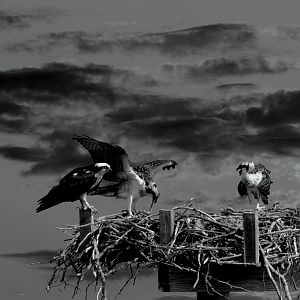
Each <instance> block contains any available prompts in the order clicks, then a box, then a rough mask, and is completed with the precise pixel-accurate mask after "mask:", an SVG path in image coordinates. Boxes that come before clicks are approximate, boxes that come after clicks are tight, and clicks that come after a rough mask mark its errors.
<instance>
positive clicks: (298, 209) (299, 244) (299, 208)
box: [296, 204, 300, 253]
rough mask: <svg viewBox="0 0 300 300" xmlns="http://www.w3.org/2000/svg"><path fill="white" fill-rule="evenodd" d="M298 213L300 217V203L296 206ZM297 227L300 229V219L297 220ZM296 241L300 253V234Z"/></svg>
mask: <svg viewBox="0 0 300 300" xmlns="http://www.w3.org/2000/svg"><path fill="white" fill-rule="evenodd" d="M296 214H297V217H298V218H300V205H299V204H298V205H297V207H296ZM297 228H299V229H300V221H297ZM296 243H297V251H298V253H300V236H299V235H298V236H297V237H296Z"/></svg>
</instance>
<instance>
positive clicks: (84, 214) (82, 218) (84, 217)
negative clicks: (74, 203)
mask: <svg viewBox="0 0 300 300" xmlns="http://www.w3.org/2000/svg"><path fill="white" fill-rule="evenodd" d="M93 222H94V218H93V214H92V210H91V209H90V208H88V209H83V208H80V209H79V225H85V224H90V225H87V226H83V227H80V241H82V240H83V239H84V238H85V237H86V235H87V234H88V233H90V232H91V231H92V223H93Z"/></svg>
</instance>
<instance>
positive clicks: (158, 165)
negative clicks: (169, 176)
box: [134, 160, 177, 178]
mask: <svg viewBox="0 0 300 300" xmlns="http://www.w3.org/2000/svg"><path fill="white" fill-rule="evenodd" d="M176 165H177V162H176V161H175V160H154V161H150V162H148V163H145V164H141V165H138V166H136V167H135V168H134V170H135V171H136V172H138V173H140V174H141V175H142V176H143V177H151V178H153V177H154V176H155V175H156V174H157V173H158V172H159V171H165V170H170V169H174V168H175V166H176Z"/></svg>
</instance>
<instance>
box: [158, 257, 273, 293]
mask: <svg viewBox="0 0 300 300" xmlns="http://www.w3.org/2000/svg"><path fill="white" fill-rule="evenodd" d="M203 272H204V274H205V270H203ZM209 275H210V276H212V277H214V278H216V279H218V280H219V281H217V280H214V279H212V278H211V277H209V278H210V283H212V284H213V288H214V289H215V290H217V291H218V292H220V293H228V291H230V292H233V291H236V292H238V291H239V292H240V291H242V290H241V289H239V288H238V287H240V288H244V289H247V290H250V291H273V290H274V286H273V283H272V282H271V280H270V279H269V277H268V274H267V272H266V270H265V269H264V268H263V267H262V266H256V265H253V266H251V265H250V266H249V265H248V266H245V265H218V264H216V263H211V264H210V270H209ZM168 279H169V285H168V291H169V292H207V287H208V285H207V284H206V283H205V280H204V279H200V280H199V282H198V284H197V285H196V286H195V287H193V286H194V284H195V282H196V280H197V274H196V273H193V272H187V271H181V270H179V269H177V268H174V267H171V268H169V274H168ZM220 281H224V282H227V283H229V284H230V285H232V288H230V286H228V284H225V283H222V282H220ZM163 291H165V290H163Z"/></svg>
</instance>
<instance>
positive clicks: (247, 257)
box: [243, 212, 259, 264]
mask: <svg viewBox="0 0 300 300" xmlns="http://www.w3.org/2000/svg"><path fill="white" fill-rule="evenodd" d="M243 221H244V223H243V225H244V262H245V263H255V264H258V263H259V230H258V214H257V212H245V213H244V214H243Z"/></svg>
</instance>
